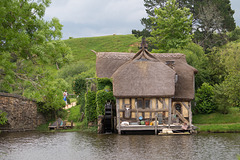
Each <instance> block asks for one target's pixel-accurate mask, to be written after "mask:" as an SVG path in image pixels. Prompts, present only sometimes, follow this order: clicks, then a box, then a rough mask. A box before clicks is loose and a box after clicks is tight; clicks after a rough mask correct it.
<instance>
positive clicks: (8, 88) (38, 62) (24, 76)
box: [0, 0, 71, 112]
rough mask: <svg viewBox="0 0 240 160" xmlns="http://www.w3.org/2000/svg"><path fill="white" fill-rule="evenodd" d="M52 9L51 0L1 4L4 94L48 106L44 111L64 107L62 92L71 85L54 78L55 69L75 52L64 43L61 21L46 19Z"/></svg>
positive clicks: (0, 51) (0, 55) (0, 71)
mask: <svg viewBox="0 0 240 160" xmlns="http://www.w3.org/2000/svg"><path fill="white" fill-rule="evenodd" d="M49 5H50V0H38V1H30V0H1V1H0V9H1V12H0V62H1V63H0V91H4V92H10V93H16V94H20V95H23V96H25V97H27V98H31V99H35V100H37V102H45V103H44V105H43V107H42V108H41V109H44V110H45V111H48V110H52V111H56V110H58V109H59V108H60V107H62V106H63V105H64V103H63V100H62V93H61V92H62V90H63V89H65V87H67V84H66V83H64V80H56V79H55V78H54V76H56V75H57V74H56V67H54V66H55V65H56V66H57V68H59V67H61V66H62V65H64V64H65V63H68V62H69V61H70V60H71V50H70V48H68V47H67V46H66V45H65V44H64V42H63V41H61V36H62V33H61V29H62V25H61V24H60V23H59V20H58V19H57V18H53V19H52V20H51V21H45V20H44V19H43V16H44V13H45V9H46V7H48V6H49ZM52 66H53V67H52ZM61 82H63V83H61ZM60 84H62V86H59V85H60ZM56 95H59V96H58V97H56ZM42 111H43V110H42ZM43 112H44V111H43Z"/></svg>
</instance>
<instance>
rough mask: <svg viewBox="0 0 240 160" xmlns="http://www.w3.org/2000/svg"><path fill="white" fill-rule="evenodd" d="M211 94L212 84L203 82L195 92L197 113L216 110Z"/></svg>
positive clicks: (212, 93)
mask: <svg viewBox="0 0 240 160" xmlns="http://www.w3.org/2000/svg"><path fill="white" fill-rule="evenodd" d="M213 95H214V92H213V86H211V85H209V84H208V83H203V84H202V86H201V87H200V88H199V89H198V90H197V93H196V103H197V105H196V111H197V112H198V113H208V114H209V113H212V112H215V111H216V105H215V103H214V101H213Z"/></svg>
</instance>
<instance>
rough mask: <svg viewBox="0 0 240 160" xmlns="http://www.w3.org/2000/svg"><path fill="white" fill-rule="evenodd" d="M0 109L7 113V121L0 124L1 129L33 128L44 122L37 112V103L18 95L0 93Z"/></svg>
mask: <svg viewBox="0 0 240 160" xmlns="http://www.w3.org/2000/svg"><path fill="white" fill-rule="evenodd" d="M0 110H2V111H3V112H6V113H7V118H8V122H7V124H6V125H4V126H0V130H1V131H26V130H35V129H36V128H37V126H39V125H41V124H44V123H46V119H45V118H44V116H43V115H42V114H41V113H38V112H37V103H36V102H35V101H31V100H29V99H27V98H25V97H22V96H19V95H13V94H8V93H0Z"/></svg>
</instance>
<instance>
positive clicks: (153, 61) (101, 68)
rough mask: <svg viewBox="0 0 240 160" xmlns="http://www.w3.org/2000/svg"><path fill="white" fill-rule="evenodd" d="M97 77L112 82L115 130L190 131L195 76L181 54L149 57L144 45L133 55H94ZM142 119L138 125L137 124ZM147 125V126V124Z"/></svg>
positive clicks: (102, 53)
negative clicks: (185, 128) (185, 126)
mask: <svg viewBox="0 0 240 160" xmlns="http://www.w3.org/2000/svg"><path fill="white" fill-rule="evenodd" d="M96 55H97V60H96V71H97V77H99V78H103V77H107V78H112V79H113V94H114V96H115V97H116V112H117V130H118V133H119V134H121V133H122V131H129V130H135V131H137V130H155V132H157V131H159V130H162V129H163V128H171V129H174V130H181V124H183V123H187V124H188V125H189V126H190V127H189V128H188V129H190V130H191V129H192V113H191V101H192V100H193V99H194V90H195V88H194V75H195V74H196V73H197V70H196V69H195V68H193V67H192V66H190V65H188V64H187V62H186V58H185V55H184V54H180V53H161V54H151V53H150V52H149V51H148V50H147V49H146V45H144V44H143V45H142V47H141V49H140V50H139V51H138V52H137V53H136V54H133V53H116V52H98V53H96ZM139 117H141V118H142V120H141V124H146V125H139V124H140V120H139ZM148 124H149V125H148Z"/></svg>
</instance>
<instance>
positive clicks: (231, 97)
mask: <svg viewBox="0 0 240 160" xmlns="http://www.w3.org/2000/svg"><path fill="white" fill-rule="evenodd" d="M239 45H240V43H239V42H235V43H234V42H231V43H229V44H227V45H226V46H224V47H222V48H220V49H219V50H218V53H219V55H220V56H219V57H220V63H222V65H223V66H224V68H225V70H226V74H227V75H226V76H225V78H224V81H223V82H222V83H220V84H219V85H216V86H215V90H214V92H215V97H214V99H215V101H216V102H217V105H218V107H219V110H220V111H221V112H222V113H228V109H229V108H230V107H240V51H239Z"/></svg>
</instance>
